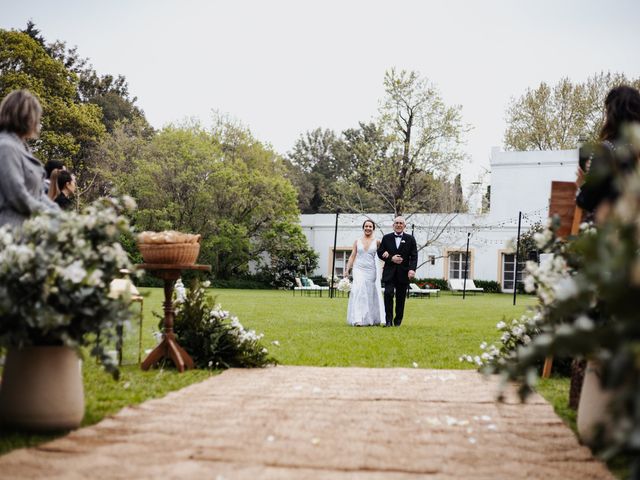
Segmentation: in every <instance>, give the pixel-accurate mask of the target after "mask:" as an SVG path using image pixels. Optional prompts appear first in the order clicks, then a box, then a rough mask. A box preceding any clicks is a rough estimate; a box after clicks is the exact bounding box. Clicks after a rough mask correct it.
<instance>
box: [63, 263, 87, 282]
mask: <svg viewBox="0 0 640 480" xmlns="http://www.w3.org/2000/svg"><path fill="white" fill-rule="evenodd" d="M60 275H61V276H62V278H64V279H65V280H69V281H70V282H71V283H80V282H82V280H83V279H84V277H85V276H86V275H87V271H86V270H85V269H84V268H82V261H81V260H76V261H75V262H73V263H72V264H71V265H68V266H67V267H66V268H64V269H63V270H62V271H61V272H60Z"/></svg>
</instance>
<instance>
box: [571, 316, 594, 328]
mask: <svg viewBox="0 0 640 480" xmlns="http://www.w3.org/2000/svg"><path fill="white" fill-rule="evenodd" d="M574 325H575V327H576V328H577V329H579V330H593V327H594V325H595V324H594V323H593V320H591V319H590V318H589V317H587V316H586V315H580V316H579V317H578V318H576V321H575V322H574Z"/></svg>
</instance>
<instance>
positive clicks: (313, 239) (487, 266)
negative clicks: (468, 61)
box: [301, 148, 578, 291]
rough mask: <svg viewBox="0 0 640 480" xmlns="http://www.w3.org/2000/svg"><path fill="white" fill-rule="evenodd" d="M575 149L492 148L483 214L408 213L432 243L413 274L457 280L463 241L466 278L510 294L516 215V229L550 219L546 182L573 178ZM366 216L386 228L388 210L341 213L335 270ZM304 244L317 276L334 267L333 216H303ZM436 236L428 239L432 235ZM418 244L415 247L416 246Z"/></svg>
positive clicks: (418, 233)
mask: <svg viewBox="0 0 640 480" xmlns="http://www.w3.org/2000/svg"><path fill="white" fill-rule="evenodd" d="M577 167H578V151H577V150H561V151H532V152H502V151H500V150H499V149H498V148H494V149H493V150H492V152H491V202H490V212H489V213H486V214H419V215H413V216H410V217H407V229H406V231H407V232H408V233H411V232H412V231H413V233H414V235H415V237H416V240H417V242H418V246H420V245H424V244H425V243H426V242H427V241H428V240H432V241H431V242H430V245H429V246H428V247H425V248H423V249H422V250H420V251H419V254H418V265H419V267H418V271H417V274H416V276H417V277H418V278H427V277H430V278H444V279H449V278H462V276H463V272H464V267H465V262H464V254H465V251H466V243H467V238H469V262H468V278H472V279H478V280H495V281H498V282H500V284H501V285H502V288H503V291H513V269H514V264H513V262H514V257H515V255H514V250H513V245H515V238H516V236H517V230H518V217H519V212H522V224H521V233H524V232H526V231H527V230H528V229H529V227H530V226H531V225H532V224H534V223H535V222H537V221H541V222H543V223H544V222H545V221H546V219H547V218H548V212H549V199H550V195H551V182H552V181H568V182H571V181H574V180H575V173H576V169H577ZM367 217H369V218H371V219H373V220H374V221H375V222H376V225H377V226H378V228H377V230H376V235H377V237H378V238H381V237H382V235H383V234H385V233H389V232H391V231H392V223H393V218H392V215H391V214H370V215H367V216H364V215H359V214H340V215H339V216H338V228H337V238H336V260H335V269H334V272H335V273H336V274H337V275H342V272H343V271H344V267H345V265H346V261H347V259H348V258H349V254H350V252H351V248H352V245H353V242H354V241H355V239H356V238H358V237H359V236H360V235H361V233H362V231H361V227H362V223H363V222H364V220H365V219H366V218H367ZM301 225H302V229H303V231H304V233H305V234H306V236H307V239H308V240H309V245H310V246H311V247H312V248H313V249H314V250H315V251H316V252H317V253H318V254H319V255H320V261H319V266H318V269H317V271H316V272H314V274H315V275H327V274H328V273H329V272H330V271H331V268H332V261H333V255H332V254H333V245H334V234H335V226H336V215H335V214H314V215H301ZM436 236H437V237H438V238H434V237H436ZM419 248H420V247H419Z"/></svg>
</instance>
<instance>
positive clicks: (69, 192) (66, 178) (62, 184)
mask: <svg viewBox="0 0 640 480" xmlns="http://www.w3.org/2000/svg"><path fill="white" fill-rule="evenodd" d="M54 173H57V175H56V177H57V178H56V180H57V187H58V191H59V192H60V193H59V194H58V196H57V197H56V198H55V200H54V201H55V202H56V203H57V204H58V205H59V206H60V208H61V209H63V210H71V209H73V200H72V197H73V194H74V192H75V191H76V178H75V176H73V175H71V174H70V173H69V172H68V171H67V170H57V171H56V172H54Z"/></svg>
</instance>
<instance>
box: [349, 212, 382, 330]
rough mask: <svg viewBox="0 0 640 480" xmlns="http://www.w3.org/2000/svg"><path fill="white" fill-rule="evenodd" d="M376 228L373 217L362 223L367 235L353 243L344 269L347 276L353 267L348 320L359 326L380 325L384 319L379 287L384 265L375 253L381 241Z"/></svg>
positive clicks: (351, 323)
mask: <svg viewBox="0 0 640 480" xmlns="http://www.w3.org/2000/svg"><path fill="white" fill-rule="evenodd" d="M375 229H376V224H375V223H373V221H371V220H365V222H364V223H363V224H362V230H363V232H364V235H363V236H362V237H361V238H359V239H358V240H356V241H355V242H354V243H353V250H352V251H351V256H350V257H349V260H348V261H347V269H346V271H345V277H346V276H347V275H349V271H350V270H351V269H352V267H353V284H352V286H351V293H350V294H349V307H348V308H347V323H349V325H353V326H356V327H361V326H365V325H380V324H381V323H383V319H384V302H383V301H382V290H381V289H380V271H381V266H380V262H379V261H378V257H377V255H376V251H377V249H378V245H379V244H380V240H376V239H375V238H374V236H373V232H374V231H375Z"/></svg>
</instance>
